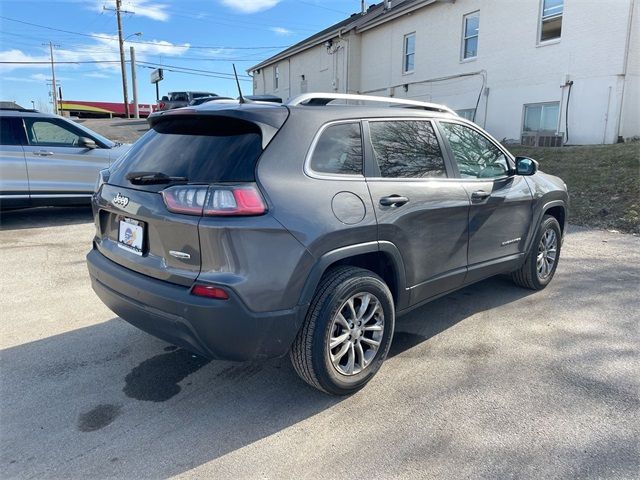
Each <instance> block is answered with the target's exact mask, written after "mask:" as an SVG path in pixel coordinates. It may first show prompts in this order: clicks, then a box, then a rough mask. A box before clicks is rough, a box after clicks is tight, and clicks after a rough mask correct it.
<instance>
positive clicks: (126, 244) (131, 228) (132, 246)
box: [118, 217, 144, 256]
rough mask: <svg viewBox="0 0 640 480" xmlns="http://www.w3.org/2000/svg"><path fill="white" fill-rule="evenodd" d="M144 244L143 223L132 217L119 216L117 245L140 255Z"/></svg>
mask: <svg viewBox="0 0 640 480" xmlns="http://www.w3.org/2000/svg"><path fill="white" fill-rule="evenodd" d="M143 245H144V223H143V222H139V221H138V220H134V219H133V218H127V217H121V218H120V222H119V226H118V246H119V247H120V248H122V249H124V250H127V251H128V252H131V253H133V254H135V255H140V256H142V247H143Z"/></svg>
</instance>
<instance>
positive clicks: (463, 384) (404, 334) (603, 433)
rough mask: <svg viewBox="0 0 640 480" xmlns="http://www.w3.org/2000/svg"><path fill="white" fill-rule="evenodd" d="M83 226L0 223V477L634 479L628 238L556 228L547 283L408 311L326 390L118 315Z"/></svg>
mask: <svg viewBox="0 0 640 480" xmlns="http://www.w3.org/2000/svg"><path fill="white" fill-rule="evenodd" d="M92 233H93V225H92V223H91V215H90V211H89V210H88V209H39V210H31V211H21V212H10V213H3V215H2V225H1V228H0V246H1V248H0V270H1V271H2V273H3V274H2V276H1V277H0V291H1V292H2V296H1V300H0V313H1V314H2V318H3V321H2V322H1V324H0V348H1V349H2V350H1V356H0V365H1V369H0V375H1V376H0V380H1V383H0V385H1V390H0V438H1V446H0V477H2V478H61V479H62V478H65V479H67V478H109V477H118V478H132V479H133V478H135V479H140V478H164V477H170V476H177V477H180V478H312V479H314V480H315V479H333V478H340V479H341V478H491V479H495V478H519V479H520V478H525V479H526V478H536V479H537V478H545V479H552V478H619V479H630V478H638V472H639V471H640V461H639V457H640V455H639V454H640V451H639V449H640V447H639V438H640V418H639V413H640V396H639V391H640V388H639V387H640V376H639V375H638V372H639V371H640V361H639V354H638V352H639V347H640V333H639V322H638V320H639V319H640V318H639V311H640V308H639V307H640V305H639V299H638V287H639V286H640V248H639V247H640V239H639V238H638V237H634V236H631V235H624V234H613V233H608V232H603V231H594V230H585V229H577V228H571V231H570V233H569V234H568V236H567V239H566V242H565V245H564V250H563V253H562V258H561V261H560V265H559V268H558V271H557V275H556V278H555V279H554V281H553V282H552V283H551V285H550V286H549V287H548V288H547V289H545V290H544V291H542V292H538V293H532V292H530V291H527V290H523V289H520V288H517V287H515V286H514V285H513V284H511V283H510V282H509V281H508V280H507V279H504V278H494V279H490V280H486V281H484V282H481V283H479V284H476V285H473V286H471V287H468V288H466V289H464V290H461V291H459V292H457V293H454V294H452V295H449V296H446V297H444V298H442V299H440V300H437V301H435V302H433V303H431V304H429V305H427V306H425V307H423V308H421V309H419V310H416V311H414V312H413V313H411V314H410V315H409V316H407V317H405V318H403V319H401V320H400V321H399V326H398V332H397V333H396V335H395V337H394V340H393V346H392V350H391V357H390V358H389V359H388V361H387V362H386V363H385V365H384V366H383V368H382V369H381V371H380V372H379V374H378V375H377V376H376V377H375V379H374V380H373V381H372V382H371V383H370V384H369V385H368V386H367V387H366V388H365V389H364V390H362V391H361V392H359V393H357V394H355V395H353V396H351V397H348V398H333V397H329V396H327V395H324V394H322V393H319V392H317V391H315V390H313V389H311V388H309V387H307V386H306V385H305V384H304V383H302V382H301V381H300V380H299V379H298V378H297V377H296V375H295V373H294V371H293V369H292V367H291V366H290V364H289V362H288V359H279V360H272V361H269V362H266V363H261V364H257V363H248V364H234V363H229V362H207V361H206V360H203V359H201V358H198V357H194V356H193V355H191V354H189V353H187V352H185V351H182V350H179V349H175V348H174V347H172V346H170V345H167V344H165V343H163V342H161V341H159V340H156V339H154V338H152V337H150V336H148V335H146V334H144V333H142V332H140V331H138V330H136V329H135V328H133V327H131V326H130V325H128V324H127V323H125V322H124V321H122V320H120V319H118V318H115V315H114V314H112V313H111V312H110V311H109V310H108V309H107V308H106V307H104V306H103V305H102V304H101V303H100V301H99V300H98V299H97V297H96V296H95V295H94V294H93V292H92V290H91V287H90V285H89V279H88V274H87V270H86V265H85V261H84V255H85V254H86V252H87V250H88V246H89V245H90V242H91V237H92Z"/></svg>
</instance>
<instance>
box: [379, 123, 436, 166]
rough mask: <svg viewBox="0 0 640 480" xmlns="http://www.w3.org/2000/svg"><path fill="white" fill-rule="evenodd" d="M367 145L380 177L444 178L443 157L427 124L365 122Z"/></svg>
mask: <svg viewBox="0 0 640 480" xmlns="http://www.w3.org/2000/svg"><path fill="white" fill-rule="evenodd" d="M369 131H370V132H371V145H372V147H373V153H374V156H375V159H376V162H377V164H378V168H379V169H380V176H381V177H390V178H427V177H446V176H447V171H446V168H445V163H444V157H443V155H442V150H441V149H440V144H439V143H438V137H436V134H435V131H434V129H433V125H432V124H431V122H429V121H427V120H390V121H371V122H369Z"/></svg>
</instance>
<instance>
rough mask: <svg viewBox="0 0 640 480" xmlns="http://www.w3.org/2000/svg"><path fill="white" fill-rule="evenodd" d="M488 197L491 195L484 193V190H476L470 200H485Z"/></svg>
mask: <svg viewBox="0 0 640 480" xmlns="http://www.w3.org/2000/svg"><path fill="white" fill-rule="evenodd" d="M490 196H491V194H490V193H489V192H485V191H484V190H478V191H476V192H473V193H472V194H471V200H485V199H487V198H489V197H490Z"/></svg>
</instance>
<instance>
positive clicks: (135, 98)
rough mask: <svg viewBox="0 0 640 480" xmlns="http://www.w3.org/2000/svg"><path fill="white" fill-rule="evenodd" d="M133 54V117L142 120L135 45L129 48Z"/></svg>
mask: <svg viewBox="0 0 640 480" xmlns="http://www.w3.org/2000/svg"><path fill="white" fill-rule="evenodd" d="M129 52H130V54H131V86H132V87H133V116H134V117H135V118H140V110H139V108H140V107H139V106H138V80H137V78H136V49H135V48H133V45H131V46H130V47H129Z"/></svg>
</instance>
